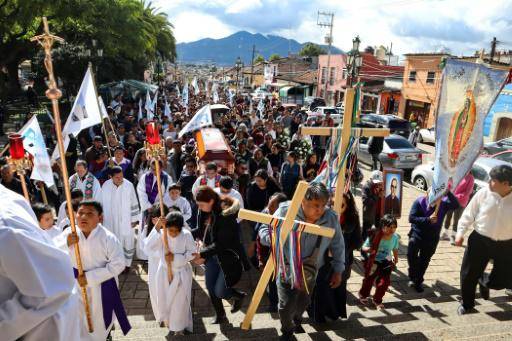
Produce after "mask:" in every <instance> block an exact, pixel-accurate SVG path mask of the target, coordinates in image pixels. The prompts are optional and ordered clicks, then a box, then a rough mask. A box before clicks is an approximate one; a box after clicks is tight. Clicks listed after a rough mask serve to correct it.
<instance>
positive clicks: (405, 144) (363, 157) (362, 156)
mask: <svg viewBox="0 0 512 341" xmlns="http://www.w3.org/2000/svg"><path fill="white" fill-rule="evenodd" d="M422 153H423V151H421V150H420V149H418V148H416V147H414V146H413V145H412V144H411V143H410V142H409V141H408V140H407V139H406V138H405V137H403V136H400V135H395V134H392V135H389V136H386V137H385V138H384V146H383V149H382V152H381V153H380V154H379V161H380V164H381V168H387V167H388V168H398V169H403V170H410V169H413V168H414V167H416V166H417V165H419V164H421V162H422ZM358 159H359V161H361V162H363V163H366V164H369V165H371V164H372V163H373V162H372V156H371V154H370V153H369V152H368V139H367V138H364V139H363V138H361V140H360V143H359V152H358Z"/></svg>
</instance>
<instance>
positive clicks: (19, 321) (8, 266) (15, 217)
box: [0, 185, 81, 341]
mask: <svg viewBox="0 0 512 341" xmlns="http://www.w3.org/2000/svg"><path fill="white" fill-rule="evenodd" d="M0 207H2V209H0V245H1V246H0V339H2V340H16V339H20V340H24V341H35V340H56V341H64V340H79V339H80V326H79V321H80V320H79V310H80V308H81V307H80V306H79V297H78V293H77V292H76V290H75V289H74V287H75V279H74V278H73V272H72V270H71V261H70V260H69V257H68V256H67V255H66V253H65V252H62V251H61V250H59V249H58V248H56V247H55V246H54V245H53V244H52V243H51V241H50V240H49V238H48V236H46V234H45V232H44V231H43V230H42V229H41V228H39V226H38V224H37V220H36V217H35V215H34V212H33V211H32V210H31V208H30V206H29V205H28V203H27V201H26V200H25V199H24V198H23V197H22V196H20V195H18V194H16V193H14V192H12V191H10V190H8V189H6V188H5V187H4V186H2V185H0Z"/></svg>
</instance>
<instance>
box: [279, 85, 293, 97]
mask: <svg viewBox="0 0 512 341" xmlns="http://www.w3.org/2000/svg"><path fill="white" fill-rule="evenodd" d="M291 88H293V86H284V87H282V88H281V89H279V97H288V91H289V90H290V89H291Z"/></svg>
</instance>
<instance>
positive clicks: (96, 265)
mask: <svg viewBox="0 0 512 341" xmlns="http://www.w3.org/2000/svg"><path fill="white" fill-rule="evenodd" d="M102 214H103V209H102V207H101V204H100V203H99V202H97V201H82V202H81V203H80V204H79V206H78V212H77V222H78V227H77V231H76V233H72V232H71V229H70V228H68V229H66V230H65V231H64V232H63V233H62V234H60V235H59V236H58V237H57V238H55V239H54V241H55V243H56V244H57V246H59V247H60V248H61V249H63V250H68V251H69V255H70V257H71V262H72V264H73V267H74V268H75V275H76V276H77V281H76V282H77V285H79V286H80V287H85V288H87V296H88V301H89V306H90V310H91V318H92V325H93V329H94V331H93V332H92V333H89V331H88V325H87V319H86V315H85V309H84V307H83V304H84V302H83V301H82V307H81V308H82V309H80V313H81V319H80V321H81V327H82V328H81V335H80V340H81V341H89V340H90V341H100V340H101V341H104V340H105V339H106V338H107V336H108V335H109V333H110V330H111V329H112V326H113V325H114V320H115V319H117V321H118V322H119V324H120V325H121V329H122V330H123V333H124V334H125V335H126V333H128V331H129V330H130V328H131V327H130V324H129V322H128V319H127V317H126V312H125V311H124V307H123V305H122V302H121V297H120V294H119V290H118V288H117V276H118V275H119V274H120V273H121V272H122V271H123V270H124V264H125V263H124V255H123V248H122V247H121V243H120V242H119V240H118V239H117V237H116V236H115V235H114V234H113V233H112V232H110V231H109V230H107V229H106V228H105V227H104V226H102V225H101V224H100V221H101V219H102ZM76 243H78V245H79V246H80V254H81V260H82V266H83V270H84V274H83V276H78V275H77V271H76V268H77V265H76V259H75V256H74V255H75V250H74V248H75V244H76ZM102 292H105V294H106V297H103V296H102ZM107 298H108V300H106V299H107ZM108 302H111V303H112V306H104V303H105V304H106V303H108ZM110 309H112V310H111V312H112V314H110V312H109V310H110ZM106 312H108V313H106ZM104 313H105V317H104Z"/></svg>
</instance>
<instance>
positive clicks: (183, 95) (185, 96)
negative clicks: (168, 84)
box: [181, 83, 188, 107]
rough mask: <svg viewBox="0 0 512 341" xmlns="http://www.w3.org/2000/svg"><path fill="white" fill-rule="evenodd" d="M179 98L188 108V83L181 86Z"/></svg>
mask: <svg viewBox="0 0 512 341" xmlns="http://www.w3.org/2000/svg"><path fill="white" fill-rule="evenodd" d="M181 98H182V99H183V104H184V105H185V106H186V107H188V83H185V85H184V86H183V92H182V93H181Z"/></svg>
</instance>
